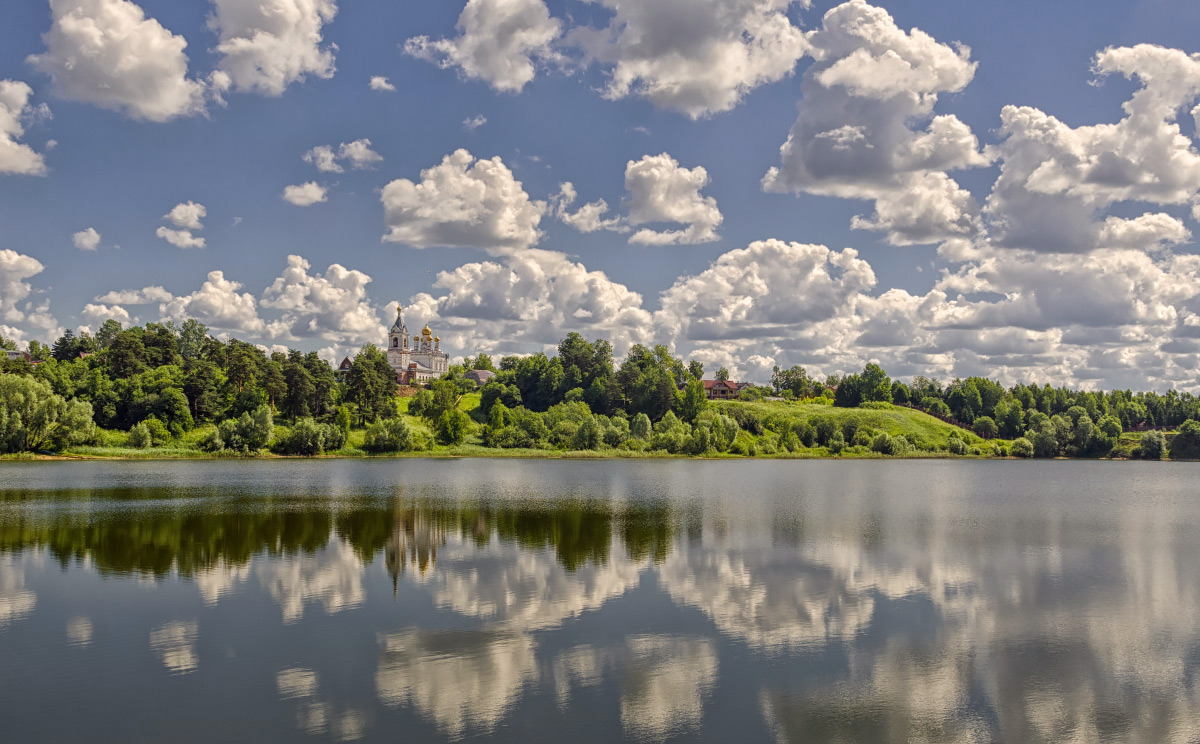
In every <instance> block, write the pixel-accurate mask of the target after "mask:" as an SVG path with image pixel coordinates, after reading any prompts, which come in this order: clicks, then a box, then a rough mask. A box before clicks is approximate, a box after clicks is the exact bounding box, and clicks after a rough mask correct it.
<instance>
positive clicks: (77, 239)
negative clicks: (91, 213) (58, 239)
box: [71, 227, 100, 251]
mask: <svg viewBox="0 0 1200 744" xmlns="http://www.w3.org/2000/svg"><path fill="white" fill-rule="evenodd" d="M71 241H72V242H73V243H74V244H75V247H76V248H78V249H79V250H81V251H94V250H96V249H97V248H99V247H100V233H98V232H96V228H94V227H89V228H88V229H86V230H80V231H79V232H77V233H75V234H74V235H72V236H71Z"/></svg>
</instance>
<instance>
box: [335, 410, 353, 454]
mask: <svg viewBox="0 0 1200 744" xmlns="http://www.w3.org/2000/svg"><path fill="white" fill-rule="evenodd" d="M333 425H334V426H336V427H337V428H339V429H341V430H342V435H343V437H349V436H350V408H349V407H348V406H338V409H337V413H335V414H334V415H333ZM338 449H341V447H338Z"/></svg>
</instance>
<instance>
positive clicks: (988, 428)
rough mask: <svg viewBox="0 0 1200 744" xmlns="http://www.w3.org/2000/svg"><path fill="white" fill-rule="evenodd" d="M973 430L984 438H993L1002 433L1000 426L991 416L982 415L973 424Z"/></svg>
mask: <svg viewBox="0 0 1200 744" xmlns="http://www.w3.org/2000/svg"><path fill="white" fill-rule="evenodd" d="M971 430H972V431H974V432H975V433H976V434H977V435H979V436H980V437H982V438H984V439H991V438H992V437H994V436H996V435H997V434H999V433H1000V427H999V426H997V425H996V422H995V421H994V420H993V419H992V418H991V417H990V416H980V417H979V418H977V419H975V422H974V423H972V424H971Z"/></svg>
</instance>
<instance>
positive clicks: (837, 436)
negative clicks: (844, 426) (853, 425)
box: [828, 431, 846, 455]
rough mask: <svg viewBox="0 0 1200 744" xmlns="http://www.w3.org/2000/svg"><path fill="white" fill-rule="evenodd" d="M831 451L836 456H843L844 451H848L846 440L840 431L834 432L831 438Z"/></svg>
mask: <svg viewBox="0 0 1200 744" xmlns="http://www.w3.org/2000/svg"><path fill="white" fill-rule="evenodd" d="M828 447H829V451H830V452H832V453H833V454H835V455H840V454H842V450H844V449H846V438H845V437H843V436H842V433H841V432H840V431H838V432H834V434H833V436H832V437H830V438H829V445H828Z"/></svg>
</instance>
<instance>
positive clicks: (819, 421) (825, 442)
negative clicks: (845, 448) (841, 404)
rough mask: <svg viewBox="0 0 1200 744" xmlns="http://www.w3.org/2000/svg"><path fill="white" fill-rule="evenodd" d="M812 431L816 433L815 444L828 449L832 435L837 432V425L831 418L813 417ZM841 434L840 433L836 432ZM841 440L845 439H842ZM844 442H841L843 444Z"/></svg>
mask: <svg viewBox="0 0 1200 744" xmlns="http://www.w3.org/2000/svg"><path fill="white" fill-rule="evenodd" d="M812 425H813V429H814V430H815V431H816V435H817V444H819V445H821V446H823V447H828V446H829V442H830V441H831V440H832V439H833V435H834V433H835V432H837V423H836V422H835V421H834V420H833V417H832V416H814V417H813V419H812ZM837 433H839V434H840V433H841V432H837ZM842 438H843V440H844V439H845V437H844V436H843V437H842ZM844 443H845V442H844V441H843V444H844Z"/></svg>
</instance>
